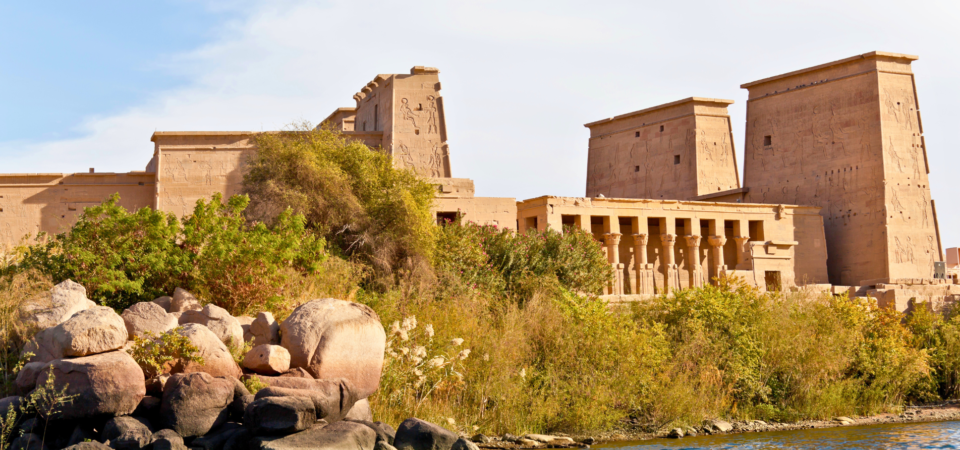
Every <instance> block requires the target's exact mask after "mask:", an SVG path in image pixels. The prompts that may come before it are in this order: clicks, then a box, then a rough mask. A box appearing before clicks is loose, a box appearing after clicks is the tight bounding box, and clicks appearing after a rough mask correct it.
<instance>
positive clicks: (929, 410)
mask: <svg viewBox="0 0 960 450" xmlns="http://www.w3.org/2000/svg"><path fill="white" fill-rule="evenodd" d="M947 421H960V403H948V404H943V405H936V406H920V407H916V406H914V407H908V408H905V409H904V411H903V412H902V413H900V414H894V413H886V414H877V415H872V416H852V417H846V416H841V417H835V418H833V419H829V420H802V421H799V422H792V423H778V422H765V421H762V420H747V421H725V420H709V421H705V422H704V424H703V425H701V426H699V427H683V428H676V429H669V430H664V431H661V432H658V433H644V432H632V431H624V430H619V431H614V432H610V433H604V434H601V435H593V436H586V435H580V436H577V435H567V434H563V433H557V434H555V435H553V436H544V435H525V436H512V435H504V436H501V437H492V438H487V437H483V438H479V439H478V437H477V436H475V437H474V441H475V442H477V445H478V446H479V447H480V448H486V449H527V448H569V447H590V446H600V447H603V444H604V443H609V442H616V441H643V440H650V439H658V438H667V437H677V438H682V437H693V436H703V435H717V434H742V433H762V432H769V431H794V430H805V429H817V428H834V427H848V426H863V425H879V424H894V423H921V422H947ZM678 431H681V432H682V433H678ZM478 436H479V435H478ZM544 437H555V438H557V439H556V440H553V441H552V442H551V440H550V439H544ZM531 438H533V439H531Z"/></svg>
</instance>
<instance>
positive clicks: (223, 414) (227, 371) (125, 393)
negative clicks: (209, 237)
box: [0, 281, 476, 450]
mask: <svg viewBox="0 0 960 450" xmlns="http://www.w3.org/2000/svg"><path fill="white" fill-rule="evenodd" d="M49 303H50V304H49V305H44V307H42V308H41V307H29V308H26V309H24V320H28V321H31V322H32V323H35V324H36V325H37V327H38V329H40V331H39V332H38V333H37V334H36V336H35V337H34V339H33V340H32V341H31V342H30V343H29V344H28V345H27V347H26V349H25V350H24V351H25V352H29V353H31V354H32V356H31V357H30V358H29V362H28V363H27V364H26V365H25V366H24V367H23V369H22V370H21V371H20V373H19V374H18V377H17V380H16V387H17V390H18V391H19V394H20V395H21V396H14V397H7V398H3V399H0V409H2V411H0V414H4V415H5V414H6V412H7V409H8V408H11V407H12V408H15V409H16V408H18V406H19V405H21V404H23V403H24V402H25V398H28V397H27V396H30V395H31V394H32V393H34V392H35V390H37V389H41V390H47V391H49V390H51V389H52V391H53V392H58V393H59V392H61V391H62V392H63V393H64V394H65V395H66V396H70V397H72V400H71V401H70V402H68V403H67V404H65V405H62V406H60V407H58V408H55V409H54V410H52V411H47V412H46V413H44V414H43V415H36V414H34V415H32V416H31V415H21V416H20V418H19V419H18V421H17V427H18V428H19V430H18V431H16V432H15V433H14V436H19V437H17V438H16V440H15V441H14V442H13V444H12V446H11V448H12V449H16V450H21V449H23V450H26V449H30V450H34V449H36V450H59V449H63V448H69V449H70V450H96V449H106V448H112V449H116V450H139V449H148V448H150V449H153V450H186V449H187V448H188V447H189V448H194V449H204V450H240V449H243V450H246V449H278V450H279V449H306V448H311V449H313V448H319V449H326V448H329V449H351V450H353V449H356V450H451V449H452V448H454V447H457V446H458V445H459V447H458V448H463V449H465V450H466V449H475V448H476V446H475V445H473V443H472V442H467V441H464V440H463V439H460V437H459V436H457V435H456V434H454V433H451V432H450V431H447V430H445V429H443V428H441V427H439V426H436V425H433V424H430V423H427V422H424V421H421V420H418V419H408V420H407V421H405V422H404V423H403V424H401V425H400V427H399V429H398V430H397V431H394V429H393V428H391V427H390V426H389V425H387V424H384V423H381V422H374V421H373V416H372V413H371V410H370V404H369V402H368V401H367V397H369V396H370V395H371V394H372V393H373V392H374V391H376V389H377V387H378V385H379V383H380V375H381V371H382V369H383V354H384V350H385V343H386V333H385V332H384V329H383V326H382V325H381V323H380V319H379V317H378V316H377V314H376V313H375V312H374V311H373V310H372V309H370V308H369V307H366V306H364V305H360V304H356V303H352V302H347V301H343V300H337V299H331V298H328V299H322V300H314V301H311V302H309V303H306V304H304V305H301V306H300V307H298V308H297V309H296V310H295V311H294V312H293V313H292V314H291V315H290V317H288V318H287V319H286V320H284V321H283V322H282V323H278V322H277V321H276V320H275V319H274V317H273V316H272V315H271V314H270V313H260V314H259V315H258V316H257V317H256V318H252V317H239V318H237V317H233V316H231V315H230V314H229V313H228V312H227V311H226V310H224V309H222V308H219V307H217V306H214V305H206V306H202V305H201V303H200V302H199V301H198V300H197V298H196V297H194V296H193V295H192V294H190V293H189V292H187V291H185V290H183V289H179V288H178V289H177V290H176V291H175V292H174V293H173V295H172V296H171V297H160V298H158V299H156V300H154V301H153V302H143V303H137V304H135V305H133V306H131V307H130V308H128V309H127V310H125V311H123V314H117V313H116V312H114V311H113V310H112V309H110V308H107V307H102V306H97V305H96V304H95V303H94V302H92V301H90V300H89V299H87V297H86V290H85V289H84V288H83V286H80V285H79V284H77V283H74V282H72V281H65V282H63V283H61V284H59V285H57V286H56V287H54V288H53V290H52V292H51V296H50V302H49ZM178 327H179V328H178ZM171 331H173V332H175V333H178V334H179V335H180V336H182V337H183V338H185V339H186V340H188V341H189V342H190V343H191V344H192V345H193V346H195V347H196V349H197V352H196V355H195V356H199V358H192V359H191V358H185V359H174V360H171V361H166V362H165V363H164V364H163V365H162V370H161V373H155V372H156V369H152V370H148V368H147V367H141V365H140V364H138V363H137V361H136V360H134V358H133V357H132V356H131V354H130V353H128V350H130V349H131V348H132V347H133V342H134V341H133V340H134V339H136V338H144V337H148V336H157V335H159V334H162V333H167V332H171ZM244 341H246V342H248V343H249V345H252V346H253V348H252V349H251V350H250V351H249V352H247V353H246V355H244V356H243V358H242V363H241V364H242V368H241V367H240V365H238V364H237V362H236V361H235V360H234V356H233V355H232V354H231V351H230V348H231V347H233V348H236V347H237V346H238V345H242V344H243V342H244ZM141 362H143V361H141ZM253 376H256V377H257V378H258V379H259V382H260V384H261V385H265V386H266V387H264V388H262V389H260V390H259V391H257V392H255V393H253V392H250V391H249V390H248V389H247V387H246V386H247V385H246V384H244V381H245V380H249V379H250V378H252V377H253ZM148 377H149V379H148ZM41 434H45V437H44V438H43V439H41V438H40V435H41ZM460 441H463V442H460Z"/></svg>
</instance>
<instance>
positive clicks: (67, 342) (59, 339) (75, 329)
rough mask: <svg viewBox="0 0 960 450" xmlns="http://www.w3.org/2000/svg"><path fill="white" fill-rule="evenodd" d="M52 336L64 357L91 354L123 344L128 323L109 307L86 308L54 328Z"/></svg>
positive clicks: (103, 351)
mask: <svg viewBox="0 0 960 450" xmlns="http://www.w3.org/2000/svg"><path fill="white" fill-rule="evenodd" d="M54 330H55V331H54V334H53V339H54V341H55V342H56V343H57V345H58V346H59V348H60V352H61V354H62V355H63V356H65V357H66V356H73V357H76V356H88V355H96V354H98V353H105V352H109V351H112V350H117V349H119V348H121V347H123V344H125V343H126V342H127V326H126V325H125V324H124V322H123V318H122V317H120V315H119V314H117V313H116V312H114V311H113V309H112V308H108V307H106V306H97V307H93V308H90V309H85V310H83V311H80V312H78V313H76V314H74V315H73V316H72V317H70V319H68V320H67V321H66V322H64V323H61V324H60V325H57V326H56V327H55V328H54Z"/></svg>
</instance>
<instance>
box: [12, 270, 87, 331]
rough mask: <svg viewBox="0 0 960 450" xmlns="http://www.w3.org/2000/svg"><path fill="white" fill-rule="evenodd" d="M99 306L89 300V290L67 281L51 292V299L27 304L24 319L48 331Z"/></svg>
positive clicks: (45, 298) (24, 308)
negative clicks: (81, 312)
mask: <svg viewBox="0 0 960 450" xmlns="http://www.w3.org/2000/svg"><path fill="white" fill-rule="evenodd" d="M94 306H97V304H96V303H94V302H92V301H90V300H89V299H87V290H86V289H84V287H83V286H81V285H80V284H78V283H75V282H73V281H71V280H66V281H64V282H62V283H60V284H58V285H56V286H54V287H53V289H51V290H50V297H49V298H47V297H44V298H42V299H41V300H40V301H39V302H30V303H27V304H26V305H25V306H24V307H23V309H22V312H23V319H24V321H26V322H29V323H30V324H32V325H34V326H36V327H37V328H38V329H46V328H50V327H54V326H57V325H59V324H61V323H63V322H65V321H66V320H67V319H69V318H70V316H72V315H74V314H76V313H78V312H80V311H83V310H85V309H88V308H93V307H94Z"/></svg>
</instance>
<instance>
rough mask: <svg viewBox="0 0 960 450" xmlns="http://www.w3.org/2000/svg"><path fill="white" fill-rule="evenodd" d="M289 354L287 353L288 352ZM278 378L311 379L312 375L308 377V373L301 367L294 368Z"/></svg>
mask: <svg viewBox="0 0 960 450" xmlns="http://www.w3.org/2000/svg"><path fill="white" fill-rule="evenodd" d="M288 353H289V352H288ZM277 376H278V377H292V378H309V379H311V380H312V379H313V375H310V372H307V370H306V369H304V368H303V367H294V368H292V369H290V370H288V371H286V372H284V373H281V374H280V375H277Z"/></svg>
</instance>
